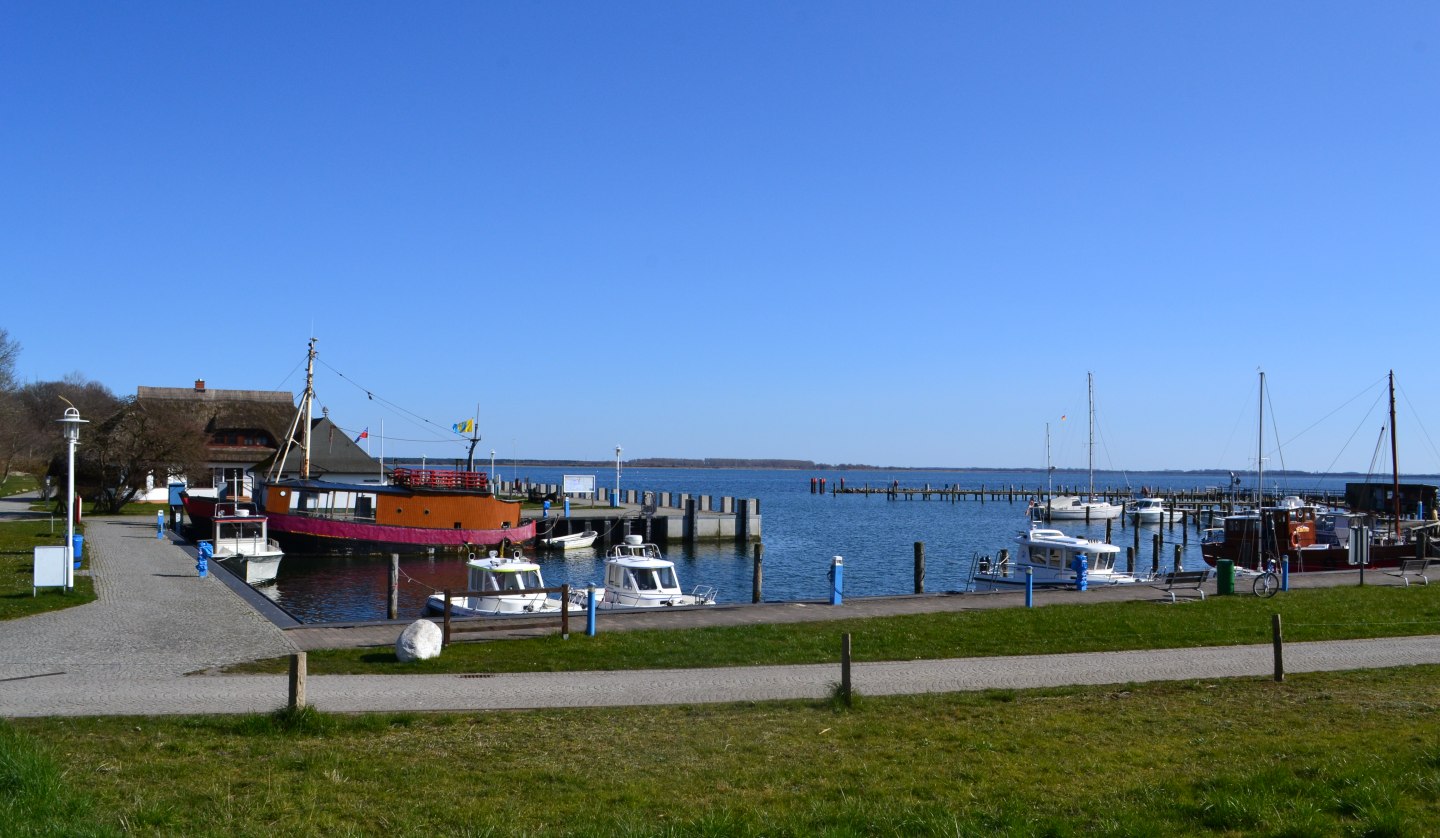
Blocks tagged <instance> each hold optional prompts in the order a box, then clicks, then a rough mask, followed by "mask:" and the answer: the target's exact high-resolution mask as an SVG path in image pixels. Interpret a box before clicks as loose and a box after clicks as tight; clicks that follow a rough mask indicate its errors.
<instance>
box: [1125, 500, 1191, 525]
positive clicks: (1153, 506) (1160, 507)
mask: <svg viewBox="0 0 1440 838" xmlns="http://www.w3.org/2000/svg"><path fill="white" fill-rule="evenodd" d="M1125 512H1126V514H1128V515H1129V516H1130V517H1131V518H1133V519H1134V520H1136V521H1139V522H1140V523H1142V524H1169V523H1173V522H1175V521H1179V520H1180V519H1181V518H1182V517H1183V516H1182V514H1181V513H1180V512H1179V511H1178V510H1176V509H1167V508H1166V507H1165V499H1164V498H1137V499H1135V500H1133V501H1131V502H1130V505H1129V506H1127V507H1126V508H1125Z"/></svg>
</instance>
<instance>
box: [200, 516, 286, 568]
mask: <svg viewBox="0 0 1440 838" xmlns="http://www.w3.org/2000/svg"><path fill="white" fill-rule="evenodd" d="M214 521H215V538H214V539H213V544H214V554H213V555H214V557H215V559H216V560H217V561H221V562H224V563H225V564H226V565H228V566H230V567H234V568H237V569H239V571H240V575H241V576H243V577H244V579H245V584H247V585H264V584H267V583H270V582H274V581H275V575H276V574H277V573H279V572H280V560H281V559H283V558H285V553H284V551H282V550H281V549H280V545H279V544H276V543H275V542H274V541H272V540H270V532H269V525H268V522H267V521H266V519H265V516H264V515H260V514H258V513H257V512H255V510H254V509H252V508H251V507H250V506H248V505H245V504H239V503H219V504H216V506H215V518H214Z"/></svg>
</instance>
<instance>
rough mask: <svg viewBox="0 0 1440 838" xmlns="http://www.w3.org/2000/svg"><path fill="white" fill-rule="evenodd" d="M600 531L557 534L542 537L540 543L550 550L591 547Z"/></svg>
mask: <svg viewBox="0 0 1440 838" xmlns="http://www.w3.org/2000/svg"><path fill="white" fill-rule="evenodd" d="M599 537H600V533H598V532H596V531H594V530H586V531H585V532H577V533H571V534H570V535H559V536H556V537H554V538H542V539H541V540H540V543H541V544H543V545H544V546H545V547H547V548H549V549H551V550H579V549H582V548H585V547H593V546H594V545H595V539H596V538H599Z"/></svg>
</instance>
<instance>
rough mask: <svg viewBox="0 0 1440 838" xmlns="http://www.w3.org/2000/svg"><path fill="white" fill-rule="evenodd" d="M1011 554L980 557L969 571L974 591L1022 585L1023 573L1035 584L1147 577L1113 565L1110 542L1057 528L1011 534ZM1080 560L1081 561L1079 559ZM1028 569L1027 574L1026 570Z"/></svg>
mask: <svg viewBox="0 0 1440 838" xmlns="http://www.w3.org/2000/svg"><path fill="white" fill-rule="evenodd" d="M1015 543H1016V545H1017V548H1018V549H1017V551H1016V555H1015V557H1014V558H1013V559H1012V558H1008V557H1005V558H1001V559H999V560H997V561H992V560H991V559H990V558H989V557H983V558H980V559H979V560H977V561H976V563H975V566H974V568H973V569H972V571H971V576H970V585H971V589H972V590H976V591H1010V590H1017V589H1023V588H1024V587H1025V583H1026V577H1027V576H1029V578H1030V581H1031V583H1032V584H1034V586H1035V587H1037V588H1039V587H1050V588H1056V587H1067V588H1075V587H1080V585H1079V583H1080V581H1081V573H1082V568H1083V574H1084V582H1085V585H1084V587H1089V586H1092V585H1094V586H1100V585H1135V584H1139V583H1144V582H1148V581H1150V580H1149V579H1146V578H1144V577H1141V576H1137V575H1134V574H1130V573H1122V572H1120V571H1118V570H1116V569H1115V559H1116V557H1117V556H1118V555H1119V554H1120V548H1119V547H1116V546H1115V545H1114V544H1106V543H1104V542H1101V541H1090V540H1089V539H1086V538H1081V537H1079V536H1070V535H1066V534H1065V533H1063V532H1061V531H1060V530H1052V529H1044V528H1041V527H1031V528H1030V529H1029V530H1026V531H1024V532H1021V533H1020V534H1019V535H1018V536H1016V537H1015ZM1081 560H1083V561H1081ZM1027 570H1028V571H1029V573H1028V574H1027V573H1026V571H1027Z"/></svg>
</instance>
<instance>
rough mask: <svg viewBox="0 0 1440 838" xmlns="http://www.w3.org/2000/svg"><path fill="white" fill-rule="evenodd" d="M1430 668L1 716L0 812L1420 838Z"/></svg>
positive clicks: (1431, 830)
mask: <svg viewBox="0 0 1440 838" xmlns="http://www.w3.org/2000/svg"><path fill="white" fill-rule="evenodd" d="M1437 678H1440V667H1433V666H1429V667H1410V668H1402V669H1392V670H1379V671H1364V672H1353V673H1316V674H1307V675H1299V676H1292V677H1290V678H1289V679H1288V680H1286V681H1285V682H1284V683H1281V684H1276V683H1274V682H1272V681H1269V680H1267V679H1232V680H1224V681H1196V682H1180V683H1159V684H1153V685H1150V684H1147V685H1138V686H1137V685H1129V686H1119V687H1114V686H1112V687H1084V688H1069V689H1050V690H1034V691H1003V692H992V693H977V694H952V695H938V696H916V697H894V698H892V697H867V698H865V700H863V701H858V702H857V703H856V705H855V706H854V707H853V708H849V709H844V710H838V709H836V708H835V707H833V706H832V705H831V703H830V702H828V701H815V702H782V703H767V704H732V705H713V706H712V705H705V706H688V707H659V708H654V707H646V708H623V709H611V710H548V711H533V712H505V713H477V714H463V715H455V714H450V715H434V716H430V715H415V714H410V715H366V716H331V715H326V714H322V713H316V712H314V711H313V710H310V711H304V712H302V713H298V714H285V713H281V714H275V715H273V716H251V717H224V718H218V717H209V718H163V719H157V718H150V719H144V718H142V719H135V718H124V719H46V720H19V721H14V722H11V723H10V730H9V731H8V732H7V731H6V730H5V726H4V724H3V723H0V766H6V768H0V789H4V790H5V791H4V793H0V806H7V807H9V808H8V809H4V810H0V822H7V823H8V824H9V831H8V832H7V833H6V834H8V835H20V836H24V835H44V834H65V835H71V834H87V833H90V834H116V835H118V834H122V833H141V834H156V835H226V836H230V835H236V836H251V835H253V836H274V835H385V836H408V835H433V834H446V835H450V834H456V835H530V836H538V835H586V836H588V835H622V836H650V835H656V836H682V835H683V836H689V835H702V836H705V835H714V836H732V835H734V836H751V835H754V836H759V835H767V836H800V835H840V836H851V835H855V836H859V835H907V836H910V835H913V836H931V835H935V836H939V835H947V836H953V835H974V836H982V835H983V836H989V835H1014V836H1029V835H1050V836H1061V835H1077V836H1078V835H1090V834H1099V835H1115V836H1120V835H1124V836H1130V835H1154V836H1164V835H1218V836H1227V835H1275V836H1280V835H1284V836H1309V835H1314V836H1343V835H1357V836H1359V835H1369V836H1426V835H1434V834H1437V833H1440V741H1437V735H1436V732H1435V731H1436V730H1437V729H1440V718H1437V711H1440V695H1437V690H1436V687H1435V684H1436V683H1437ZM14 765H21V766H24V768H23V769H21V770H14V769H11V768H9V767H8V766H14ZM52 794H54V795H55V796H56V799H55V801H54V802H53V804H52V802H51V801H50V799H49V796H50V795H52ZM7 814H8V815H11V817H8V818H6V817H4V815H7Z"/></svg>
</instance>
